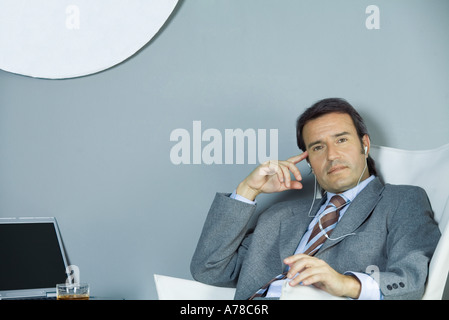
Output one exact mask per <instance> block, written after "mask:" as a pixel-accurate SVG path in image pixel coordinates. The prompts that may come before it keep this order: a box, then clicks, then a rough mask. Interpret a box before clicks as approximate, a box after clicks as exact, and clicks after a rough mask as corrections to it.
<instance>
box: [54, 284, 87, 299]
mask: <svg viewBox="0 0 449 320" xmlns="http://www.w3.org/2000/svg"><path fill="white" fill-rule="evenodd" d="M56 298H57V299H58V300H89V285H88V284H87V283H69V284H67V283H60V284H57V285H56Z"/></svg>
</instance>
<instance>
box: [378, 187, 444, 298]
mask: <svg viewBox="0 0 449 320" xmlns="http://www.w3.org/2000/svg"><path fill="white" fill-rule="evenodd" d="M408 188H409V190H407V192H404V193H401V195H395V196H396V197H397V198H396V199H400V200H398V202H397V207H396V210H395V211H393V214H391V215H389V217H388V218H387V229H388V237H387V246H386V247H387V248H388V249H387V252H386V255H387V261H388V263H387V268H386V270H385V272H381V273H380V275H379V280H380V281H379V282H380V283H379V284H380V289H381V291H382V293H383V295H384V298H385V299H421V297H422V295H423V293H424V288H425V283H426V279H427V274H428V266H429V262H430V259H431V257H432V254H433V252H434V250H435V247H436V245H437V243H438V239H439V237H440V231H439V229H438V226H437V224H436V223H435V221H434V220H433V218H432V216H433V213H432V210H431V207H430V204H429V201H428V198H427V195H426V193H425V191H424V190H423V189H421V188H416V187H408Z"/></svg>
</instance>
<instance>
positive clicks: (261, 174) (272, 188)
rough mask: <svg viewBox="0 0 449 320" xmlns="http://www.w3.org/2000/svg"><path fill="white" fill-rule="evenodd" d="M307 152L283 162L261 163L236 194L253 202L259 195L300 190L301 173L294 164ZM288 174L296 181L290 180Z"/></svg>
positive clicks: (305, 156)
mask: <svg viewBox="0 0 449 320" xmlns="http://www.w3.org/2000/svg"><path fill="white" fill-rule="evenodd" d="M307 156H308V153H307V151H305V152H303V153H302V154H300V155H297V156H294V157H291V158H289V159H287V160H284V161H278V160H270V161H266V162H264V163H262V164H261V165H260V166H258V167H257V168H256V169H255V170H254V171H253V172H251V173H250V174H249V176H247V177H246V178H245V179H244V180H243V181H242V182H241V183H240V184H239V185H238V187H237V194H239V195H241V196H242V197H245V198H247V199H249V200H254V199H255V198H256V197H257V196H258V195H259V194H261V193H273V192H281V191H285V190H292V189H302V184H301V182H299V181H301V180H302V177H301V173H300V172H299V169H298V168H297V167H296V164H297V163H299V162H301V161H302V160H304V159H305V158H307ZM290 172H291V173H292V174H293V176H294V177H295V179H296V180H292V179H291V176H290Z"/></svg>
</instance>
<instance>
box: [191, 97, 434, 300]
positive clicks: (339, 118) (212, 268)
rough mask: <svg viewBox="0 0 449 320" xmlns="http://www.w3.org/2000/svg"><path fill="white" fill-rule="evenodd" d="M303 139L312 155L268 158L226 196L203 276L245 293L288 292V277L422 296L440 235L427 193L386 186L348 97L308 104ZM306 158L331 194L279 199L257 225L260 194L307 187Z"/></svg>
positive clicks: (200, 258)
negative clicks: (302, 165) (302, 164)
mask: <svg viewBox="0 0 449 320" xmlns="http://www.w3.org/2000/svg"><path fill="white" fill-rule="evenodd" d="M297 141H298V146H299V148H300V149H301V150H303V151H304V152H303V153H302V154H300V155H298V156H294V157H292V158H290V159H288V160H285V161H268V162H266V163H263V164H261V165H260V166H259V167H257V168H256V169H255V170H254V171H253V172H251V173H250V174H249V175H248V176H247V177H246V178H245V179H244V180H243V181H242V182H241V183H240V184H239V185H238V187H237V189H236V190H235V191H234V192H233V193H232V194H220V193H218V194H217V195H216V197H215V199H214V201H213V203H212V206H211V208H210V211H209V214H208V216H207V218H206V221H205V224H204V227H203V231H202V234H201V237H200V240H199V243H198V246H197V248H196V251H195V253H194V256H193V259H192V263H191V272H192V275H193V277H194V278H195V279H196V280H198V281H201V282H204V283H208V284H212V285H217V286H236V288H237V290H236V294H235V298H236V299H248V298H250V297H251V298H254V297H257V298H279V297H280V294H281V289H282V285H283V284H284V282H285V281H288V282H289V285H291V286H297V285H302V286H308V285H314V286H315V287H318V288H321V289H323V290H325V291H326V292H328V293H330V294H332V295H335V296H343V297H349V298H353V299H419V298H421V297H422V295H423V292H424V287H425V282H426V278H427V274H428V264H429V261H430V259H431V257H432V254H433V252H434V250H435V247H436V244H437V242H438V239H439V237H440V232H439V229H438V226H437V224H436V223H435V221H434V220H433V218H432V215H433V214H432V210H431V206H430V204H429V201H428V198H427V195H426V193H425V191H424V190H423V189H421V188H418V187H414V186H395V185H389V184H386V185H383V184H382V182H381V181H380V180H379V178H378V177H377V173H376V168H375V164H374V161H373V159H372V158H371V157H370V156H369V150H370V138H369V135H368V131H367V129H366V126H365V124H364V122H363V119H362V118H361V117H360V115H359V114H358V113H357V111H356V110H355V109H354V108H353V107H352V106H351V105H350V104H349V103H348V102H347V101H345V100H343V99H324V100H321V101H318V102H317V103H315V104H314V105H313V106H312V107H310V108H309V109H307V110H306V111H305V112H304V113H303V114H302V115H301V116H300V117H299V118H298V121H297ZM303 160H306V161H307V162H308V163H309V165H310V167H311V169H312V172H313V174H314V175H315V177H316V181H317V182H318V183H319V185H320V187H321V189H322V191H323V197H322V200H321V202H320V201H315V200H310V202H308V201H304V200H293V201H287V202H282V203H278V204H275V205H273V206H272V207H270V208H269V209H267V210H266V211H265V212H263V213H262V214H261V215H260V216H259V218H258V220H257V224H256V227H255V229H254V230H252V229H249V222H250V220H251V217H252V215H253V214H254V213H255V211H256V203H255V198H256V197H257V196H258V195H259V194H261V193H273V192H282V191H284V190H292V189H297V190H300V189H302V184H301V182H300V181H301V180H302V178H301V173H300V172H299V169H298V168H297V167H296V164H297V163H299V162H300V161H303ZM291 174H292V175H293V176H294V179H292V178H291ZM372 269H374V270H378V273H376V276H375V277H374V276H373V275H371V274H369V273H370V271H371V270H372Z"/></svg>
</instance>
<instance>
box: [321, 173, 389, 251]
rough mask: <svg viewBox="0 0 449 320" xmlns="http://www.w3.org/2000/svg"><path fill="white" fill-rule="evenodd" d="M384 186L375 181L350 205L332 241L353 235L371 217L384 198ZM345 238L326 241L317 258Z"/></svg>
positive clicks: (377, 180)
mask: <svg viewBox="0 0 449 320" xmlns="http://www.w3.org/2000/svg"><path fill="white" fill-rule="evenodd" d="M383 188H384V186H383V185H382V183H381V182H380V180H379V178H376V179H374V180H373V181H371V183H369V184H368V185H367V186H366V187H365V188H364V189H363V190H362V191H361V192H360V193H359V195H358V196H356V197H355V199H354V201H353V202H352V203H350V204H349V207H348V209H347V210H346V212H345V214H344V215H343V217H342V218H341V220H340V221H339V222H338V224H337V226H336V227H335V229H334V231H333V232H332V235H331V236H330V237H331V238H332V239H336V238H339V237H343V236H344V235H347V234H350V233H353V232H354V231H355V230H356V229H357V228H358V227H359V226H360V225H361V224H362V223H363V222H364V221H365V220H366V219H367V218H368V216H369V215H370V213H371V212H372V211H373V210H374V208H375V207H376V205H377V203H378V202H379V200H380V199H381V198H382V191H383ZM344 238H345V237H343V238H340V239H338V240H326V241H325V242H324V244H323V246H322V247H321V249H320V250H319V251H318V252H317V254H316V256H319V255H320V254H321V253H322V252H323V251H325V250H326V249H328V248H330V247H333V246H334V245H336V244H337V243H339V242H340V241H342V240H343V239H344Z"/></svg>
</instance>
